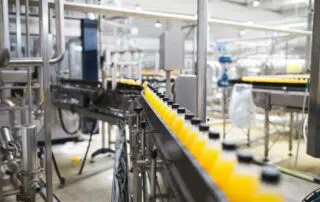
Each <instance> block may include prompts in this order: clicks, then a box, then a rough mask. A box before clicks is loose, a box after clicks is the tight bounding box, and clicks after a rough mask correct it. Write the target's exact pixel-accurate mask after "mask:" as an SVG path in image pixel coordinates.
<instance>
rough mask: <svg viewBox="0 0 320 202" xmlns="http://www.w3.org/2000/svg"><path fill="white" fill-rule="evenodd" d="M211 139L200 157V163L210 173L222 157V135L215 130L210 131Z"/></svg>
mask: <svg viewBox="0 0 320 202" xmlns="http://www.w3.org/2000/svg"><path fill="white" fill-rule="evenodd" d="M208 137H209V139H208V141H207V144H206V146H205V147H204V148H203V150H202V152H201V154H200V155H199V158H198V161H199V163H200V165H201V166H202V167H203V168H204V170H205V171H207V172H210V170H211V168H212V167H213V165H214V164H215V162H216V160H217V159H218V158H219V157H220V155H221V150H222V148H221V143H220V133H219V132H216V131H215V130H213V129H210V130H209V135H208Z"/></svg>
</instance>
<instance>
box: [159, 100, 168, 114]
mask: <svg viewBox="0 0 320 202" xmlns="http://www.w3.org/2000/svg"><path fill="white" fill-rule="evenodd" d="M168 100H169V98H168V97H165V96H163V98H162V101H163V105H162V106H161V108H160V110H159V114H160V116H161V118H162V119H164V115H165V113H166V110H167V108H168V105H167V101H168Z"/></svg>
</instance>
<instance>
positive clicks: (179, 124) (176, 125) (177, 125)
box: [172, 117, 184, 135]
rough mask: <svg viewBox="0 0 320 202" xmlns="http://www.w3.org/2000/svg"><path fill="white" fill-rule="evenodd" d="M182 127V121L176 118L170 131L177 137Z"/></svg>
mask: <svg viewBox="0 0 320 202" xmlns="http://www.w3.org/2000/svg"><path fill="white" fill-rule="evenodd" d="M183 125H184V119H182V118H180V117H178V118H176V120H175V121H174V123H173V125H172V130H173V132H174V134H175V135H178V134H179V132H180V130H181V129H182V127H183Z"/></svg>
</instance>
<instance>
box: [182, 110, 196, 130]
mask: <svg viewBox="0 0 320 202" xmlns="http://www.w3.org/2000/svg"><path fill="white" fill-rule="evenodd" d="M193 117H194V114H192V113H186V114H185V115H184V120H185V123H186V124H188V125H189V126H190V127H191V126H192V124H191V120H192V119H193Z"/></svg>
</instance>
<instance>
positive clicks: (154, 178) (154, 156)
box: [149, 148, 157, 202]
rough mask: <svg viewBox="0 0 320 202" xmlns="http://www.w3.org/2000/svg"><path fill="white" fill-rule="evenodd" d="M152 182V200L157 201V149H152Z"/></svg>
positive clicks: (152, 201)
mask: <svg viewBox="0 0 320 202" xmlns="http://www.w3.org/2000/svg"><path fill="white" fill-rule="evenodd" d="M150 178H151V180H150V181H151V182H150V200H149V201H150V202H155V201H156V182H157V149H156V148H153V150H152V151H151V177H150Z"/></svg>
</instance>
